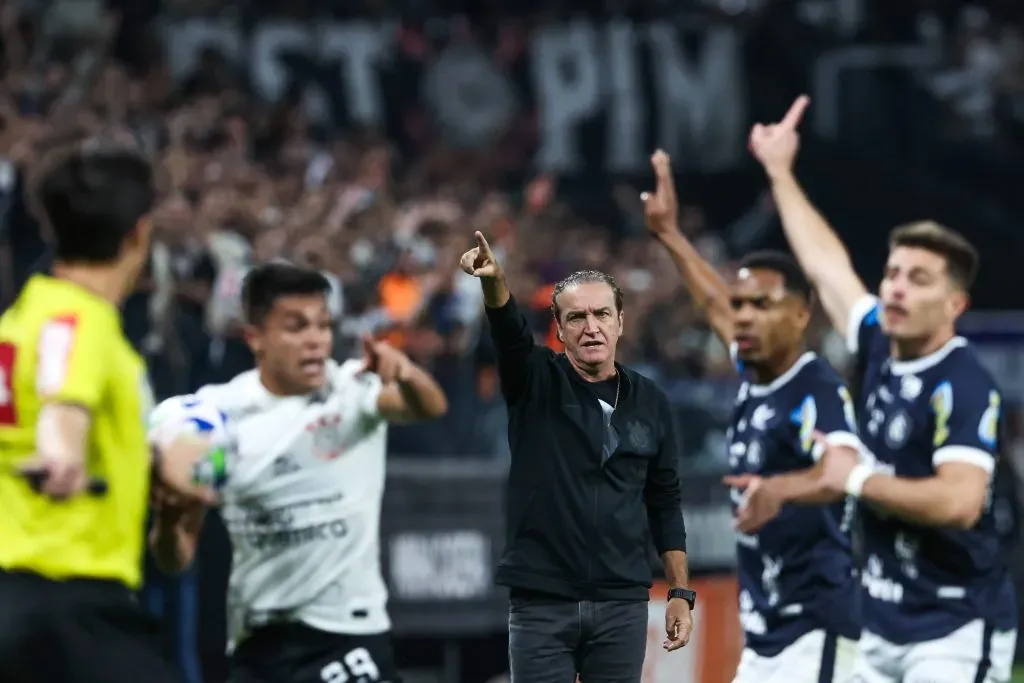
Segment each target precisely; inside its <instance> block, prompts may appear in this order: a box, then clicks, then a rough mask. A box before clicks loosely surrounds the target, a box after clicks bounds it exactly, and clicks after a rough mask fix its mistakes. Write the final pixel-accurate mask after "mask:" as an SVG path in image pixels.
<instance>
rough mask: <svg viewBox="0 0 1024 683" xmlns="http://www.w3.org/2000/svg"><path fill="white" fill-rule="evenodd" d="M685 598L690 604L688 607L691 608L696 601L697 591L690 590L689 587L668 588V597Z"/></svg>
mask: <svg viewBox="0 0 1024 683" xmlns="http://www.w3.org/2000/svg"><path fill="white" fill-rule="evenodd" d="M676 598H678V599H680V600H685V601H686V602H687V604H689V605H690V609H693V606H694V604H696V602H697V591H692V590H690V589H689V588H669V589H668V599H669V600H675V599H676Z"/></svg>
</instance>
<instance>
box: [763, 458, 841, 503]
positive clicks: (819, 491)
mask: <svg viewBox="0 0 1024 683" xmlns="http://www.w3.org/2000/svg"><path fill="white" fill-rule="evenodd" d="M762 486H767V487H769V488H771V489H772V493H773V495H774V496H776V497H777V498H778V499H779V500H781V501H782V502H783V503H796V504H797V505H827V504H829V503H836V502H838V501H840V500H842V499H843V497H844V496H843V495H842V494H839V493H834V492H832V491H829V490H828V489H827V488H826V487H825V486H824V485H823V484H822V481H821V466H820V465H815V466H814V467H808V468H807V469H805V470H801V471H799V472H787V473H786V474H776V475H775V476H771V477H766V478H765V479H764V482H763V483H762Z"/></svg>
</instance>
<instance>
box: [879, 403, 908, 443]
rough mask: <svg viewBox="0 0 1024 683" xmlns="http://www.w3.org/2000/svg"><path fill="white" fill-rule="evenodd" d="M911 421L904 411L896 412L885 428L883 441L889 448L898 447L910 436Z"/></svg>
mask: <svg viewBox="0 0 1024 683" xmlns="http://www.w3.org/2000/svg"><path fill="white" fill-rule="evenodd" d="M910 429H911V422H910V416H909V415H907V413H906V411H902V410H901V411H900V412H898V413H896V415H895V416H893V418H892V419H891V420H889V425H888V426H887V427H886V428H885V443H886V445H887V446H889V448H900V447H901V446H903V444H905V443H907V439H908V438H910Z"/></svg>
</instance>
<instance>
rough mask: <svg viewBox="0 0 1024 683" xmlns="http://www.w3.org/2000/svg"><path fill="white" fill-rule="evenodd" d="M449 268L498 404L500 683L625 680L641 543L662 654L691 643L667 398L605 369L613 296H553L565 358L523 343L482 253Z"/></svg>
mask: <svg viewBox="0 0 1024 683" xmlns="http://www.w3.org/2000/svg"><path fill="white" fill-rule="evenodd" d="M476 240H477V246H476V247H475V248H474V249H471V250H470V251H468V252H466V253H465V254H464V255H463V257H462V262H461V265H462V268H463V270H465V271H466V272H467V273H469V274H471V275H474V276H476V277H478V278H480V281H481V285H482V287H483V291H484V303H485V304H486V308H487V318H488V320H489V322H490V326H491V335H492V337H493V339H494V345H495V347H496V350H497V354H498V371H499V374H500V377H501V388H502V393H503V394H504V396H505V401H506V403H507V404H508V413H509V430H508V438H509V446H510V448H511V451H512V466H511V471H510V473H509V494H508V510H507V529H508V532H507V533H508V535H507V545H506V548H505V553H504V556H503V557H502V560H501V563H500V564H499V566H498V574H497V581H498V583H500V584H502V585H505V586H508V587H509V588H510V589H511V605H510V608H509V659H510V661H509V666H510V670H511V674H512V681H513V683H573V681H574V680H575V678H576V676H577V675H579V676H580V677H581V678H582V680H583V681H585V683H637V682H639V681H640V678H641V673H642V670H643V662H644V652H645V649H646V643H647V618H648V617H647V614H648V611H647V601H648V592H649V590H650V587H651V578H652V577H651V566H650V563H649V560H648V545H649V539H653V541H654V547H655V548H656V549H657V551H658V554H659V555H660V556H661V560H662V563H663V565H664V568H665V575H666V577H667V579H668V582H669V586H670V591H669V601H668V608H667V609H666V614H665V631H666V635H667V638H666V641H665V648H666V649H668V650H675V649H677V648H680V647H682V646H684V645H685V644H686V643H687V641H688V640H689V637H690V631H691V628H692V620H691V616H690V610H691V609H692V607H693V602H694V600H695V598H696V594H695V593H694V592H693V591H692V590H690V589H689V588H688V587H687V583H688V570H687V562H686V530H685V528H684V525H683V516H682V510H681V501H680V494H679V477H678V473H677V464H678V458H679V443H678V441H677V439H676V436H675V432H674V428H673V423H672V416H671V414H670V412H669V406H668V400H667V399H666V397H665V395H664V393H662V392H661V390H660V389H658V388H657V387H656V386H655V385H654V384H653V383H652V382H651V381H650V380H648V379H646V378H644V377H642V376H640V375H638V374H637V373H635V372H633V371H631V370H629V369H628V368H625V367H623V366H622V365H619V364H617V363H616V362H615V346H616V343H617V341H618V338H619V335H620V334H621V332H622V292H621V291H620V290H619V288H618V287H617V286H616V284H615V281H614V280H613V279H612V278H611V277H610V276H609V275H606V274H604V273H599V272H596V271H582V272H579V273H575V274H574V275H572V276H570V277H568V278H566V279H565V280H564V281H562V282H561V283H559V284H558V286H557V287H556V288H555V292H554V295H553V297H552V310H553V313H554V315H555V321H556V323H557V329H558V336H559V338H560V339H561V340H562V342H563V343H564V344H565V349H566V352H565V353H564V354H556V353H554V352H552V351H551V350H549V349H547V348H545V347H543V346H539V345H537V344H535V343H534V339H533V335H532V333H531V332H530V330H529V328H528V326H527V323H526V319H525V318H524V317H523V315H522V313H520V312H519V310H518V308H517V307H516V302H515V300H514V299H513V298H512V296H511V295H510V294H509V290H508V287H507V285H506V283H505V278H504V274H503V273H502V271H501V268H500V266H499V264H498V263H497V260H496V259H495V257H494V253H493V252H492V251H491V248H490V247H489V246H488V244H487V241H486V239H484V237H483V235H482V234H480V233H479V232H478V233H476Z"/></svg>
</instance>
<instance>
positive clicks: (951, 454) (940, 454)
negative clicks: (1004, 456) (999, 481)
mask: <svg viewBox="0 0 1024 683" xmlns="http://www.w3.org/2000/svg"><path fill="white" fill-rule="evenodd" d="M947 462H962V463H965V464H967V465H974V466H975V467H980V468H981V469H983V470H985V473H986V474H992V473H993V472H995V469H996V459H995V458H994V457H993V456H992V454H991V453H989V452H987V451H983V450H982V449H980V448H974V447H973V446H943V447H942V448H940V449H938V450H937V451H935V453H934V454H933V455H932V465H934V466H935V467H938V466H939V465H942V464H944V463H947Z"/></svg>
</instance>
